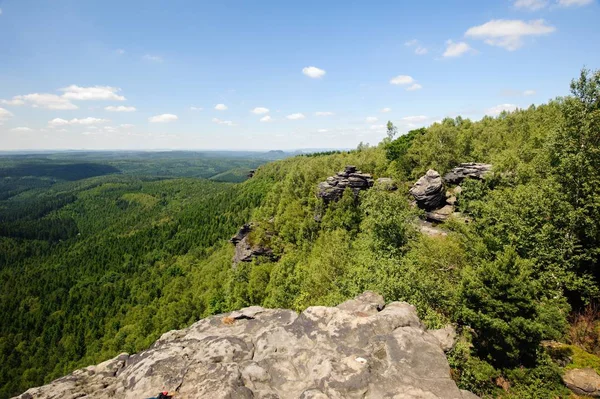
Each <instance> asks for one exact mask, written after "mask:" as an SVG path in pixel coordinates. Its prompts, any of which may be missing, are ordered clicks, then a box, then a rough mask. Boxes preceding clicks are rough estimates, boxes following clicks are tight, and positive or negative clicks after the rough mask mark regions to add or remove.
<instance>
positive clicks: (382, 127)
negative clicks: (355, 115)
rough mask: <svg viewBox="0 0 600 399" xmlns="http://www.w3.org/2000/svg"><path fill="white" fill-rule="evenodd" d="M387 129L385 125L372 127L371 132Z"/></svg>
mask: <svg viewBox="0 0 600 399" xmlns="http://www.w3.org/2000/svg"><path fill="white" fill-rule="evenodd" d="M385 128H386V126H385V125H371V127H370V129H371V130H382V129H385Z"/></svg>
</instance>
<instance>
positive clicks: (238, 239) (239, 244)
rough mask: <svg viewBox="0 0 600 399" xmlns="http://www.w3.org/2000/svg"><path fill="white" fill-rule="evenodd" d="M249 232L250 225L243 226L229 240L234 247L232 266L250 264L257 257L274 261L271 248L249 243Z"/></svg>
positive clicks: (250, 229)
mask: <svg viewBox="0 0 600 399" xmlns="http://www.w3.org/2000/svg"><path fill="white" fill-rule="evenodd" d="M251 231H252V223H250V224H245V225H243V226H242V227H240V229H239V230H238V232H237V233H236V234H235V235H234V236H233V237H231V239H230V240H229V242H230V243H232V244H233V245H235V253H234V255H233V265H234V266H235V265H237V264H238V263H240V262H252V259H254V258H256V257H258V256H268V257H270V258H272V259H276V257H275V256H274V255H273V250H272V249H271V248H268V247H265V246H262V245H257V244H252V243H250V239H249V238H248V235H249V234H250V232H251Z"/></svg>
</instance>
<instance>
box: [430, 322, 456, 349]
mask: <svg viewBox="0 0 600 399" xmlns="http://www.w3.org/2000/svg"><path fill="white" fill-rule="evenodd" d="M428 334H430V335H432V336H433V337H435V338H436V339H437V340H438V342H439V343H440V347H441V348H442V349H443V350H444V352H448V351H450V350H451V349H452V348H454V344H455V343H456V328H454V326H453V325H447V326H446V327H444V328H440V329H437V330H429V331H428Z"/></svg>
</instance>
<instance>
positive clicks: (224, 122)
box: [212, 118, 235, 126]
mask: <svg viewBox="0 0 600 399" xmlns="http://www.w3.org/2000/svg"><path fill="white" fill-rule="evenodd" d="M212 121H213V122H214V123H216V124H218V125H227V126H235V124H234V123H233V122H232V121H222V120H221V119H219V118H213V119H212Z"/></svg>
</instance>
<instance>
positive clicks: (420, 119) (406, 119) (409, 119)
mask: <svg viewBox="0 0 600 399" xmlns="http://www.w3.org/2000/svg"><path fill="white" fill-rule="evenodd" d="M427 119H429V118H428V117H426V116H425V115H415V116H405V117H404V118H401V120H402V121H404V122H408V123H417V122H425V121H426V120H427Z"/></svg>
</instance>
